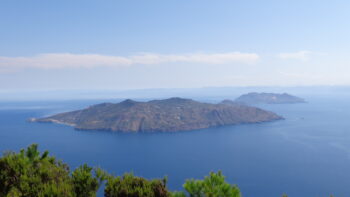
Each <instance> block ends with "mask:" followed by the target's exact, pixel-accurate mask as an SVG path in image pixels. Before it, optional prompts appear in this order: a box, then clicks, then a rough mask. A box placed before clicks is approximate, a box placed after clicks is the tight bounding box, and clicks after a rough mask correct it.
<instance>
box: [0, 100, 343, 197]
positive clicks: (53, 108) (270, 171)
mask: <svg viewBox="0 0 350 197" xmlns="http://www.w3.org/2000/svg"><path fill="white" fill-rule="evenodd" d="M349 98H350V97H349V96H347V97H344V96H343V97H336V96H333V97H320V96H319V97H307V98H306V99H307V101H308V103H305V104H291V105H288V104H286V105H261V106H260V107H262V108H264V109H268V110H271V111H273V112H276V113H277V114H279V115H282V116H283V117H285V120H281V121H275V122H269V123H262V124H246V125H236V126H227V127H219V128H210V129H203V130H197V131H190V132H178V133H153V134H149V133H137V134H125V133H112V132H101V131H76V130H74V129H73V128H71V127H69V126H64V125H56V124H43V123H41V124H40V123H28V122H26V120H27V119H28V118H30V117H41V116H45V115H48V114H52V113H57V112H61V111H69V110H72V109H79V108H82V107H86V106H89V105H91V104H94V103H100V102H103V101H96V100H95V101H87V100H82V101H61V102H45V103H43V102H12V103H10V102H6V103H5V102H2V103H0V150H2V151H3V150H16V151H18V150H19V149H20V148H25V147H26V146H28V145H29V144H32V143H38V144H39V145H40V149H41V150H46V149H47V150H49V151H50V152H51V154H53V155H56V156H57V157H58V158H60V159H62V160H63V161H64V162H67V163H68V164H69V165H70V166H71V168H73V169H74V168H75V167H77V166H78V165H80V164H82V163H88V164H90V165H93V166H100V167H102V168H103V169H106V170H108V171H109V172H112V173H115V174H116V175H120V174H122V173H124V172H130V171H132V172H134V173H135V174H136V175H140V176H145V177H147V178H154V177H163V176H164V175H167V176H168V178H169V187H170V189H172V190H180V189H181V184H182V183H183V182H184V180H185V179H186V178H191V177H194V178H202V177H203V176H205V175H207V174H208V172H209V171H212V170H213V171H217V170H222V171H223V173H224V175H225V176H226V177H227V179H228V181H229V182H230V183H235V184H237V185H238V186H239V187H240V189H241V191H242V193H243V196H246V197H251V196H252V197H254V196H281V195H282V193H287V194H288V195H289V196H291V197H310V196H329V195H330V194H334V195H335V196H340V197H341V196H350V187H349V183H348V180H350V133H349V128H350V122H349V120H348V117H350V110H348V109H350V103H349V102H348V100H349ZM202 100H206V98H202Z"/></svg>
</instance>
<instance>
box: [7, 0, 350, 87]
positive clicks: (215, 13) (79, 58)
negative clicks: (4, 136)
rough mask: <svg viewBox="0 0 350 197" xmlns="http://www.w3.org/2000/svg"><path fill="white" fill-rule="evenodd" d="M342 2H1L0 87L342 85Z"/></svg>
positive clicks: (347, 17) (345, 71)
mask: <svg viewBox="0 0 350 197" xmlns="http://www.w3.org/2000/svg"><path fill="white" fill-rule="evenodd" d="M349 10H350V2H349V1H345V0H343V1H338V0H334V1H323V0H317V1H316V0H307V1H305V0H294V1H287V0H276V1H272V0H265V1H260V0H259V1H258V0H256V1H253V0H241V1H239V0H216V1H212V0H176V1H175V0H168V1H165V0H147V1H136V0H102V1H101V0H99V1H98V0H95V1H92V0H74V1H71V0H60V1H47V0H31V1H21V0H0V91H21V90H57V89H66V90H75V89H83V90H89V89H99V90H104V89H142V88H197V87H231V86H233V87H234V86H314V85H350V64H349V62H350V57H349V49H350V36H349V35H350V22H349V21H350V12H349Z"/></svg>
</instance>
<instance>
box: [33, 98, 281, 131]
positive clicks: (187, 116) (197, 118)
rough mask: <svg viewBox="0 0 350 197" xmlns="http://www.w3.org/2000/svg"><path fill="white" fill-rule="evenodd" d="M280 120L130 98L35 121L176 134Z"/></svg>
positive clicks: (243, 109) (250, 110) (253, 111)
mask: <svg viewBox="0 0 350 197" xmlns="http://www.w3.org/2000/svg"><path fill="white" fill-rule="evenodd" d="M279 119H282V117H281V116H278V115H276V114H275V113H273V112H269V111H265V110H262V109H259V108H256V107H250V106H244V105H239V104H230V105H228V104H225V103H219V104H209V103H202V102H197V101H194V100H191V99H183V98H170V99H165V100H152V101H148V102H137V101H133V100H130V99H128V100H125V101H122V102H120V103H102V104H98V105H93V106H91V107H89V108H86V109H83V110H77V111H72V112H65V113H60V114H57V115H53V116H49V117H44V118H37V119H32V121H35V122H52V123H60V124H67V125H70V126H73V127H74V128H76V129H82V130H110V131H120V132H143V131H144V132H155V131H160V132H174V131H187V130H194V129H203V128H209V127H217V126H223V125H235V124H242V123H259V122H267V121H273V120H279Z"/></svg>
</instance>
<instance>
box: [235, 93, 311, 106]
mask: <svg viewBox="0 0 350 197" xmlns="http://www.w3.org/2000/svg"><path fill="white" fill-rule="evenodd" d="M235 102H237V103H245V104H258V103H267V104H290V103H305V100H304V99H302V98H299V97H296V96H292V95H290V94H287V93H283V94H274V93H256V92H252V93H248V94H243V95H242V96H240V97H238V98H237V99H236V100H235Z"/></svg>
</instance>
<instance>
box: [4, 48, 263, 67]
mask: <svg viewBox="0 0 350 197" xmlns="http://www.w3.org/2000/svg"><path fill="white" fill-rule="evenodd" d="M258 59H259V55H257V54H255V53H241V52H230V53H211V54H210V53H209V54H208V53H193V54H180V55H176V54H175V55H174V54H168V55H163V54H156V53H142V54H139V55H133V56H107V55H99V54H71V53H47V54H39V55H36V56H31V57H1V56H0V70H1V69H11V70H17V69H23V68H40V69H58V68H91V67H100V66H111V67H121V66H130V65H134V64H161V63H177V62H185V63H203V64H229V63H246V64H252V63H255V62H256V61H257V60H258Z"/></svg>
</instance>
